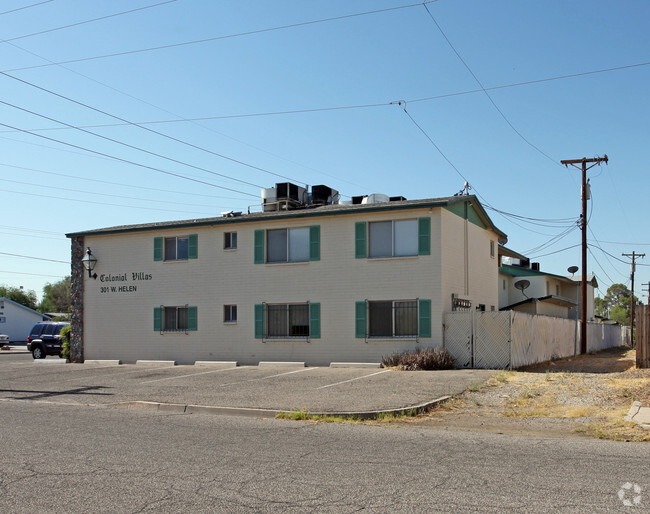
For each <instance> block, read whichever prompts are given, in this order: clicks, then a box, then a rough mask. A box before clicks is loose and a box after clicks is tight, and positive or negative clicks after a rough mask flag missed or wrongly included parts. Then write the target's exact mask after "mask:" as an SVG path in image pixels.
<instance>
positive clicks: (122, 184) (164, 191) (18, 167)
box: [0, 162, 241, 201]
mask: <svg viewBox="0 0 650 514" xmlns="http://www.w3.org/2000/svg"><path fill="white" fill-rule="evenodd" d="M0 166H6V167H8V168H16V169H19V170H25V171H33V172H35V173H43V174H45V175H54V176H56V177H66V178H72V179H75V180H84V181H86V182H96V183H98V184H108V185H111V186H122V187H131V188H133V189H143V190H146V191H156V192H159V193H171V194H175V195H191V196H192V197H197V196H201V197H203V198H213V199H219V200H237V201H239V200H241V198H233V197H232V196H215V195H205V194H201V193H191V192H184V191H176V190H174V191H172V190H170V189H160V188H157V187H147V186H136V185H133V184H124V183H122V182H110V181H108V180H99V179H96V178H89V177H78V176H76V175H69V174H66V173H56V172H54V171H45V170H37V169H34V168H26V167H24V166H16V165H14V164H5V163H1V162H0Z"/></svg>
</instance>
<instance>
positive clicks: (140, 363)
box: [135, 360, 176, 366]
mask: <svg viewBox="0 0 650 514" xmlns="http://www.w3.org/2000/svg"><path fill="white" fill-rule="evenodd" d="M135 364H136V366H176V361H155V360H137V361H135Z"/></svg>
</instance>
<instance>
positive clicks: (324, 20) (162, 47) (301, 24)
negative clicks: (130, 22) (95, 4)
mask: <svg viewBox="0 0 650 514" xmlns="http://www.w3.org/2000/svg"><path fill="white" fill-rule="evenodd" d="M435 1H436V0H427V1H425V2H424V3H425V4H427V3H432V2H435ZM422 3H423V2H419V3H416V4H409V5H401V6H397V7H388V8H385V9H376V10H374V11H365V12H360V13H353V14H345V15H342V16H334V17H332V18H321V19H318V20H310V21H304V22H298V23H291V24H288V25H280V26H277V27H269V28H265V29H257V30H250V31H247V32H239V33H236V34H228V35H225V36H215V37H209V38H204V39H197V40H194V41H184V42H182V43H173V44H169V45H160V46H153V47H149V48H141V49H138V50H127V51H124V52H115V53H112V54H105V55H97V56H94V57H83V58H80V59H71V60H68V61H60V62H56V63H52V64H39V65H35V66H26V67H23V68H14V69H11V70H4V71H22V70H30V69H34V68H45V67H48V66H53V65H54V64H71V63H74V62H84V61H92V60H97V59H106V58H109V57H119V56H122V55H132V54H138V53H143V52H152V51H155V50H165V49H167V48H176V47H179V46H187V45H196V44H200V43H208V42H210V41H220V40H223V39H233V38H237V37H243V36H252V35H254V34H263V33H266V32H274V31H278V30H286V29H292V28H296V27H304V26H307V25H315V24H317V23H328V22H332V21H340V20H344V19H349V18H356V17H359V16H367V15H370V14H379V13H384V12H390V11H398V10H400V9H410V8H412V7H417V6H420V5H422ZM8 41H11V39H9V40H8Z"/></svg>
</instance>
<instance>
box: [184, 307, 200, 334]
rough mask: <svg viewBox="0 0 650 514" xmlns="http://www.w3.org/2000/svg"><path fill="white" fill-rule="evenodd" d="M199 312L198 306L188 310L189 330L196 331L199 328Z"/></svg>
mask: <svg viewBox="0 0 650 514" xmlns="http://www.w3.org/2000/svg"><path fill="white" fill-rule="evenodd" d="M198 322H199V319H198V312H197V309H196V306H190V307H188V308H187V330H196V329H197V326H198Z"/></svg>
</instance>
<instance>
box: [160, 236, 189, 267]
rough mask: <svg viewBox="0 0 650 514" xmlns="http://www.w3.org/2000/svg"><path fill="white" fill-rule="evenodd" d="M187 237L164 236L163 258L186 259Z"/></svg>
mask: <svg viewBox="0 0 650 514" xmlns="http://www.w3.org/2000/svg"><path fill="white" fill-rule="evenodd" d="M188 250H189V238H188V237H187V236H183V237H166V238H165V260H166V261H186V260H187V258H188Z"/></svg>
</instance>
